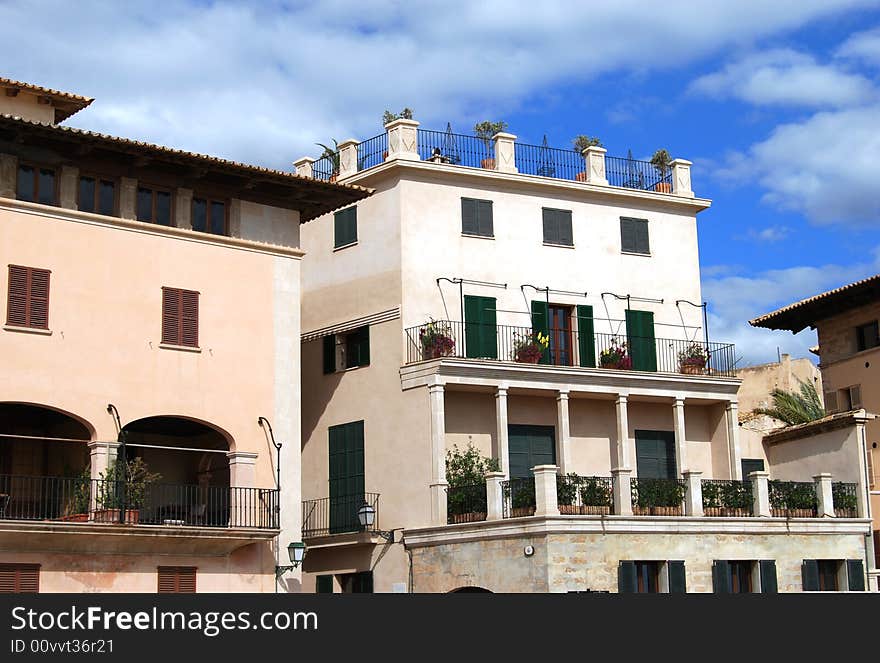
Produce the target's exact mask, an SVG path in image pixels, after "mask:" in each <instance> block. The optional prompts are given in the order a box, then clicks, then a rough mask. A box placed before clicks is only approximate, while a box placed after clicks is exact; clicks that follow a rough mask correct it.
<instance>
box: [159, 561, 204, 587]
mask: <svg viewBox="0 0 880 663" xmlns="http://www.w3.org/2000/svg"><path fill="white" fill-rule="evenodd" d="M158 570H159V574H158V575H159V593H160V594H195V593H196V567H195V566H160V567H158Z"/></svg>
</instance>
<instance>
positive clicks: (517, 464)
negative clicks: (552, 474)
mask: <svg viewBox="0 0 880 663" xmlns="http://www.w3.org/2000/svg"><path fill="white" fill-rule="evenodd" d="M554 432H555V429H554V428H553V426H524V425H511V426H508V427H507V437H508V442H507V443H508V457H509V459H510V478H511V479H521V478H524V477H531V476H532V468H533V467H535V466H536V465H555V464H556V436H555V434H554Z"/></svg>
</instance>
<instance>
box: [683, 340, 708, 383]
mask: <svg viewBox="0 0 880 663" xmlns="http://www.w3.org/2000/svg"><path fill="white" fill-rule="evenodd" d="M707 363H709V353H708V352H707V351H706V349H705V348H704V347H703V346H702V345H701V344H699V343H697V342H696V341H692V342H691V343H689V344H688V346H687V347H686V348H684V349H683V350H681V351H679V353H678V370H679V371H681V372H682V373H685V374H687V375H702V374H703V373H704V372H705V370H706V364H707Z"/></svg>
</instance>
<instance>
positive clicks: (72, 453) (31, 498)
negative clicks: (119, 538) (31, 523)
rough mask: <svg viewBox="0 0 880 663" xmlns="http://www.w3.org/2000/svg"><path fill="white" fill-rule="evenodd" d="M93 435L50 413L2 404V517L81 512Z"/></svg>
mask: <svg viewBox="0 0 880 663" xmlns="http://www.w3.org/2000/svg"><path fill="white" fill-rule="evenodd" d="M92 431H93V429H92V428H91V427H90V426H89V425H88V424H86V423H85V422H83V421H82V420H81V419H78V418H76V417H74V416H73V415H70V414H68V413H66V412H62V411H60V410H57V409H54V408H50V407H46V406H43V405H34V404H31V403H0V518H6V519H19V520H20V519H25V520H31V519H34V520H43V519H53V518H59V517H63V516H66V515H68V514H70V513H75V512H76V511H77V510H78V509H80V508H85V507H83V504H80V502H82V501H83V493H84V491H85V495H86V498H85V499H86V506H87V493H88V490H87V486H88V480H89V448H88V442H89V441H90V440H91V439H92Z"/></svg>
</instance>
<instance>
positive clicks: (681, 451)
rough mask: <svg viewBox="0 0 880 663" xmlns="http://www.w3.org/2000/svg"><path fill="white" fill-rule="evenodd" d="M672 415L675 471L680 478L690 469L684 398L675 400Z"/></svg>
mask: <svg viewBox="0 0 880 663" xmlns="http://www.w3.org/2000/svg"><path fill="white" fill-rule="evenodd" d="M672 415H673V418H672V423H673V428H674V430H675V471H676V474H678V476H682V475H683V474H684V472H685V471H686V470H687V469H688V463H687V438H686V436H685V426H684V399H683V398H676V399H674V400H673V403H672Z"/></svg>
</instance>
